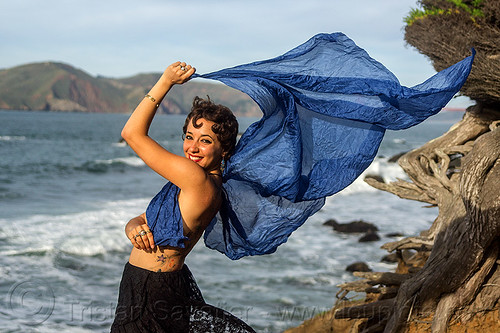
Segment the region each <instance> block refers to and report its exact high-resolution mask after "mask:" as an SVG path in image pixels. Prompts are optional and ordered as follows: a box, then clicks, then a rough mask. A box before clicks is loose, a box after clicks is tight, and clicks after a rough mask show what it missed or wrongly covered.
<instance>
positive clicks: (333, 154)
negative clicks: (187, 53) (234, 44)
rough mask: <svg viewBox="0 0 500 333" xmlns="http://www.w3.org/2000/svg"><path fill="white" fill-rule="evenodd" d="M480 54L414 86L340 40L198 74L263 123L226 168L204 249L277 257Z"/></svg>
mask: <svg viewBox="0 0 500 333" xmlns="http://www.w3.org/2000/svg"><path fill="white" fill-rule="evenodd" d="M473 58H474V54H473V55H472V56H470V57H468V58H466V59H464V60H462V61H461V62H459V63H457V64H455V65H453V66H451V67H449V68H447V69H445V70H443V71H441V72H439V73H437V74H436V75H434V76H432V77H431V78H429V79H428V80H427V81H425V82H423V83H422V84H419V85H417V86H414V87H411V88H408V87H404V86H401V85H400V83H399V81H398V79H397V78H396V77H395V76H394V75H393V74H392V73H391V72H390V71H389V70H388V69H386V68H385V67H384V66H383V65H382V64H380V63H379V62H377V61H376V60H374V59H372V58H370V56H369V55H368V54H367V53H366V52H365V51H364V50H363V49H361V48H359V47H358V46H356V45H355V44H354V42H353V41H352V40H350V39H349V38H348V37H346V36H345V35H343V34H341V33H334V34H319V35H316V36H314V37H313V38H311V39H310V40H309V41H307V42H306V43H304V44H302V45H300V46H298V47H297V48H295V49H293V50H291V51H289V52H287V53H285V54H284V55H282V56H279V57H277V58H274V59H270V60H265V61H259V62H254V63H250V64H246V65H241V66H237V67H233V68H228V69H224V70H221V71H217V72H213V73H209V74H204V75H196V76H195V77H202V78H207V79H214V80H219V81H222V82H223V83H225V84H227V85H228V86H230V87H233V88H236V89H238V90H241V91H242V92H244V93H246V94H248V95H249V96H250V97H251V98H252V99H253V100H254V101H255V102H256V103H257V104H258V105H259V107H260V108H261V110H262V112H263V117H262V119H261V120H259V121H257V122H256V123H254V124H252V125H251V126H250V127H249V128H248V129H247V130H246V132H245V133H244V134H243V136H242V137H241V139H240V141H239V142H238V145H237V147H236V151H235V154H234V155H233V156H232V157H231V159H230V160H229V161H228V163H227V164H226V168H225V170H224V175H223V176H224V184H223V187H224V190H225V194H226V200H225V202H224V204H223V207H222V209H221V211H220V214H219V215H218V218H217V219H216V220H214V221H212V223H211V224H210V226H209V227H208V228H207V230H206V231H205V235H204V239H205V244H206V245H207V246H208V247H209V248H212V249H216V250H218V251H220V252H222V253H225V254H226V255H227V256H228V257H229V258H231V259H238V258H241V257H243V256H247V255H258V254H267V253H272V252H274V251H275V250H276V248H277V247H278V246H279V245H280V244H282V243H283V242H285V241H286V240H287V238H288V237H289V235H290V234H291V233H292V232H293V231H294V230H296V229H297V228H298V227H299V226H300V225H302V224H303V223H304V222H305V220H306V219H307V218H308V217H309V216H311V215H312V214H314V213H315V212H317V211H318V210H319V209H320V208H321V207H322V206H323V204H324V200H325V197H327V196H330V195H332V194H334V193H336V192H338V191H340V190H342V189H343V188H345V187H346V186H348V185H349V184H351V183H352V182H353V181H354V180H355V179H356V178H357V177H358V176H359V175H360V174H361V173H362V172H363V170H365V169H366V168H367V167H368V166H369V165H370V163H371V162H372V160H373V159H374V157H375V155H376V153H377V150H378V147H379V145H380V142H381V140H382V138H383V136H384V132H385V130H386V129H392V130H399V129H405V128H408V127H411V126H414V125H416V124H418V123H420V122H422V121H423V120H424V119H426V118H427V117H429V116H431V115H433V114H435V113H437V112H438V111H439V110H440V109H441V108H442V107H444V106H445V105H446V103H448V101H449V100H450V99H451V98H452V97H453V96H454V95H455V94H456V93H457V92H458V91H459V89H460V87H461V86H462V85H463V83H464V82H465V80H466V78H467V76H468V74H469V72H470V70H471V66H472V61H473Z"/></svg>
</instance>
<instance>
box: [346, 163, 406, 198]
mask: <svg viewBox="0 0 500 333" xmlns="http://www.w3.org/2000/svg"><path fill="white" fill-rule="evenodd" d="M367 175H371V176H378V177H381V178H382V179H383V180H384V182H386V183H389V182H393V181H396V180H397V179H408V176H407V175H406V173H405V172H404V171H403V169H402V168H401V167H400V166H399V165H398V164H397V163H391V162H388V158H385V157H384V158H376V159H375V160H374V161H373V163H372V164H370V166H369V167H368V168H367V169H366V170H365V171H364V172H363V173H362V174H361V175H360V176H359V177H358V178H357V179H356V180H355V181H354V182H353V183H352V184H351V185H349V186H348V187H346V188H345V189H343V190H342V191H341V192H339V193H338V194H337V195H351V194H355V193H360V192H376V191H378V190H377V189H375V188H373V187H371V186H370V185H368V184H367V183H366V182H365V181H364V179H365V177H366V176H367Z"/></svg>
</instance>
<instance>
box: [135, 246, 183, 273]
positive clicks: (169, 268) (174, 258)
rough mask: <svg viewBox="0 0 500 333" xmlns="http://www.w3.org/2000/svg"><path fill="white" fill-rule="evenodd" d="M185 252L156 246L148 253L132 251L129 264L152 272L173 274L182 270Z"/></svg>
mask: <svg viewBox="0 0 500 333" xmlns="http://www.w3.org/2000/svg"><path fill="white" fill-rule="evenodd" d="M185 252H187V251H186V250H185V249H179V250H177V249H175V248H170V247H160V246H156V247H155V248H154V249H153V250H151V251H150V252H146V251H144V250H139V249H137V248H135V247H134V248H133V249H132V253H130V259H129V263H130V264H131V265H134V266H137V267H141V268H144V269H147V270H150V271H154V272H173V271H177V270H179V269H181V268H182V265H183V264H184V258H186V255H187V253H185Z"/></svg>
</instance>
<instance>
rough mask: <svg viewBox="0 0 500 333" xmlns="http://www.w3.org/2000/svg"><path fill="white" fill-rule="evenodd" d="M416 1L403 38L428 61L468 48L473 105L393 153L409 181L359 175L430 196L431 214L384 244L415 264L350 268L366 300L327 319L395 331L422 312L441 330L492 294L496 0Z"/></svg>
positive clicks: (498, 144) (499, 53) (498, 145)
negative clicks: (400, 269) (377, 269)
mask: <svg viewBox="0 0 500 333" xmlns="http://www.w3.org/2000/svg"><path fill="white" fill-rule="evenodd" d="M419 4H420V7H421V9H419V10H413V11H412V12H411V13H410V16H409V17H408V18H407V19H406V22H407V26H406V29H405V39H406V41H407V42H408V43H409V44H410V45H412V46H414V47H416V48H417V49H418V50H419V51H420V52H422V53H423V54H425V55H427V56H428V57H429V58H430V60H431V61H432V64H433V65H434V67H435V69H436V70H441V69H444V68H446V67H448V66H450V65H451V64H453V63H455V62H457V61H459V60H461V59H463V58H464V57H466V56H468V55H470V52H471V48H472V47H474V48H475V49H476V51H477V55H476V59H475V62H474V65H473V69H472V72H471V75H470V77H469V79H468V81H467V83H466V84H465V85H464V87H463V89H462V90H461V93H462V94H463V95H466V96H469V97H470V98H471V99H473V100H475V101H476V105H475V106H472V107H469V108H468V109H467V111H466V114H465V116H464V118H463V119H462V120H461V121H460V122H459V123H457V124H455V125H454V126H453V127H452V128H450V130H449V131H448V132H447V133H445V134H444V135H442V136H441V137H439V138H436V139H434V140H432V141H430V142H428V143H427V144H425V145H424V146H422V147H420V148H418V149H415V150H413V151H411V152H408V153H406V154H405V155H403V156H402V157H401V158H400V159H399V160H398V163H399V164H400V166H401V167H402V168H403V169H404V170H405V172H406V173H407V175H408V176H409V178H410V180H411V181H410V182H407V181H403V180H399V181H396V182H393V183H389V184H386V183H383V182H380V181H377V180H376V179H374V178H367V179H366V181H367V182H368V183H369V184H370V185H372V186H374V187H376V188H378V189H381V190H384V191H388V192H391V193H394V194H396V195H398V196H400V197H401V198H405V199H411V200H418V201H421V202H425V203H428V204H431V205H436V206H437V207H438V208H439V214H438V216H437V218H436V219H435V221H434V223H433V224H432V227H431V228H430V229H429V230H426V231H424V232H422V233H421V234H420V235H419V236H416V237H409V238H406V239H403V240H401V241H397V242H393V243H388V244H385V245H384V248H385V249H387V250H389V251H397V253H403V252H404V251H408V250H409V249H410V250H412V251H413V252H412V253H415V254H414V255H413V258H410V259H412V260H413V262H418V260H417V259H419V260H421V261H423V262H422V264H421V265H418V264H416V265H415V267H413V268H411V267H410V270H409V274H404V275H401V274H396V275H394V273H377V274H373V273H368V274H366V273H365V274H364V275H362V274H358V275H360V276H363V277H365V278H366V279H365V280H362V281H356V282H354V283H347V284H345V285H344V286H343V289H344V290H345V291H349V290H358V291H359V290H363V291H366V292H367V293H368V292H370V293H374V292H375V293H377V295H378V296H377V299H378V300H376V301H375V302H371V303H366V304H363V305H359V306H356V307H348V308H343V309H341V310H339V311H337V312H336V315H335V317H336V318H365V319H364V320H365V322H364V325H362V327H364V331H365V332H379V331H380V332H381V331H384V332H404V331H405V330H406V328H407V322H408V321H411V319H412V318H416V317H417V316H422V315H425V314H427V315H428V317H432V326H431V330H432V331H433V332H446V331H447V327H448V326H449V324H450V320H451V319H452V318H453V321H457V320H458V321H461V322H467V321H468V320H470V319H471V318H472V317H473V316H474V315H475V314H477V313H479V312H484V311H488V310H491V309H493V308H495V306H498V303H499V300H500V264H499V263H500V261H499V248H500V1H498V0H482V1H481V0H470V1H466V0H421V1H419ZM415 251H416V252H415ZM401 257H403V256H401ZM410 261H411V260H408V259H406V263H407V264H409V262H410ZM360 285H361V287H360ZM375 285H378V286H379V287H378V288H373V286H375ZM374 289H378V290H374Z"/></svg>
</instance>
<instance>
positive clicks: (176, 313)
mask: <svg viewBox="0 0 500 333" xmlns="http://www.w3.org/2000/svg"><path fill="white" fill-rule="evenodd" d="M111 332H112V333H174V332H175V333H188V332H189V333H207V332H221V333H222V332H227V333H248V332H255V331H254V330H253V329H252V328H251V327H249V326H248V325H247V324H246V323H244V322H243V321H242V320H240V319H238V318H237V317H235V316H233V315H232V314H230V313H229V312H227V311H224V310H222V309H220V308H217V307H215V306H212V305H209V304H207V303H205V301H204V299H203V296H202V294H201V291H200V289H199V288H198V285H197V284H196V281H195V279H194V277H193V275H192V274H191V272H190V271H189V269H188V267H187V266H186V265H184V266H183V267H182V269H180V270H178V271H174V272H153V271H149V270H146V269H143V268H140V267H136V266H133V265H131V264H130V263H127V264H126V265H125V269H124V271H123V277H122V280H121V282H120V294H119V296H118V305H117V307H116V313H115V319H114V322H113V324H112V326H111Z"/></svg>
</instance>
